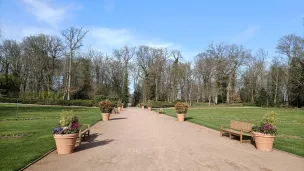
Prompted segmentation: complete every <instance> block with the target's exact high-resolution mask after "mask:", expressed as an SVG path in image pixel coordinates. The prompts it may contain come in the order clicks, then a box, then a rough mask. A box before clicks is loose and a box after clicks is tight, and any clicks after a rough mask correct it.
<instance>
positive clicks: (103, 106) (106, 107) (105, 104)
mask: <svg viewBox="0 0 304 171" xmlns="http://www.w3.org/2000/svg"><path fill="white" fill-rule="evenodd" d="M99 109H100V111H101V113H111V112H112V110H113V103H112V102H110V101H101V102H100V103H99Z"/></svg>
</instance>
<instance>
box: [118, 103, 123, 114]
mask: <svg viewBox="0 0 304 171" xmlns="http://www.w3.org/2000/svg"><path fill="white" fill-rule="evenodd" d="M121 106H122V105H121V103H118V104H117V110H118V113H119V112H120V111H121Z"/></svg>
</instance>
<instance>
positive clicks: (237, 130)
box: [220, 120, 254, 143]
mask: <svg viewBox="0 0 304 171" xmlns="http://www.w3.org/2000/svg"><path fill="white" fill-rule="evenodd" d="M253 126H254V124H252V123H247V122H240V121H233V120H231V121H230V128H223V126H222V125H221V130H220V134H221V136H223V133H228V134H229V138H230V139H231V135H237V136H239V137H240V143H243V136H247V137H252V135H251V128H252V127H253ZM249 141H250V140H249Z"/></svg>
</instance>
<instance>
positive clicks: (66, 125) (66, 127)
mask: <svg viewBox="0 0 304 171" xmlns="http://www.w3.org/2000/svg"><path fill="white" fill-rule="evenodd" d="M79 129H80V125H79V122H78V118H77V116H76V115H75V114H74V113H73V111H69V112H63V113H62V114H61V115H60V126H59V127H57V128H54V129H53V134H76V133H78V132H79Z"/></svg>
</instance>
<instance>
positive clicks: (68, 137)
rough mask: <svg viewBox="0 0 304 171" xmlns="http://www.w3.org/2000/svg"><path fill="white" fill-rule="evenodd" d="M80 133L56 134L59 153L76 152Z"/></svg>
mask: <svg viewBox="0 0 304 171" xmlns="http://www.w3.org/2000/svg"><path fill="white" fill-rule="evenodd" d="M77 137H78V134H54V139H55V142H56V147H57V153H58V154H71V153H73V152H74V148H75V145H76V141H77Z"/></svg>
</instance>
